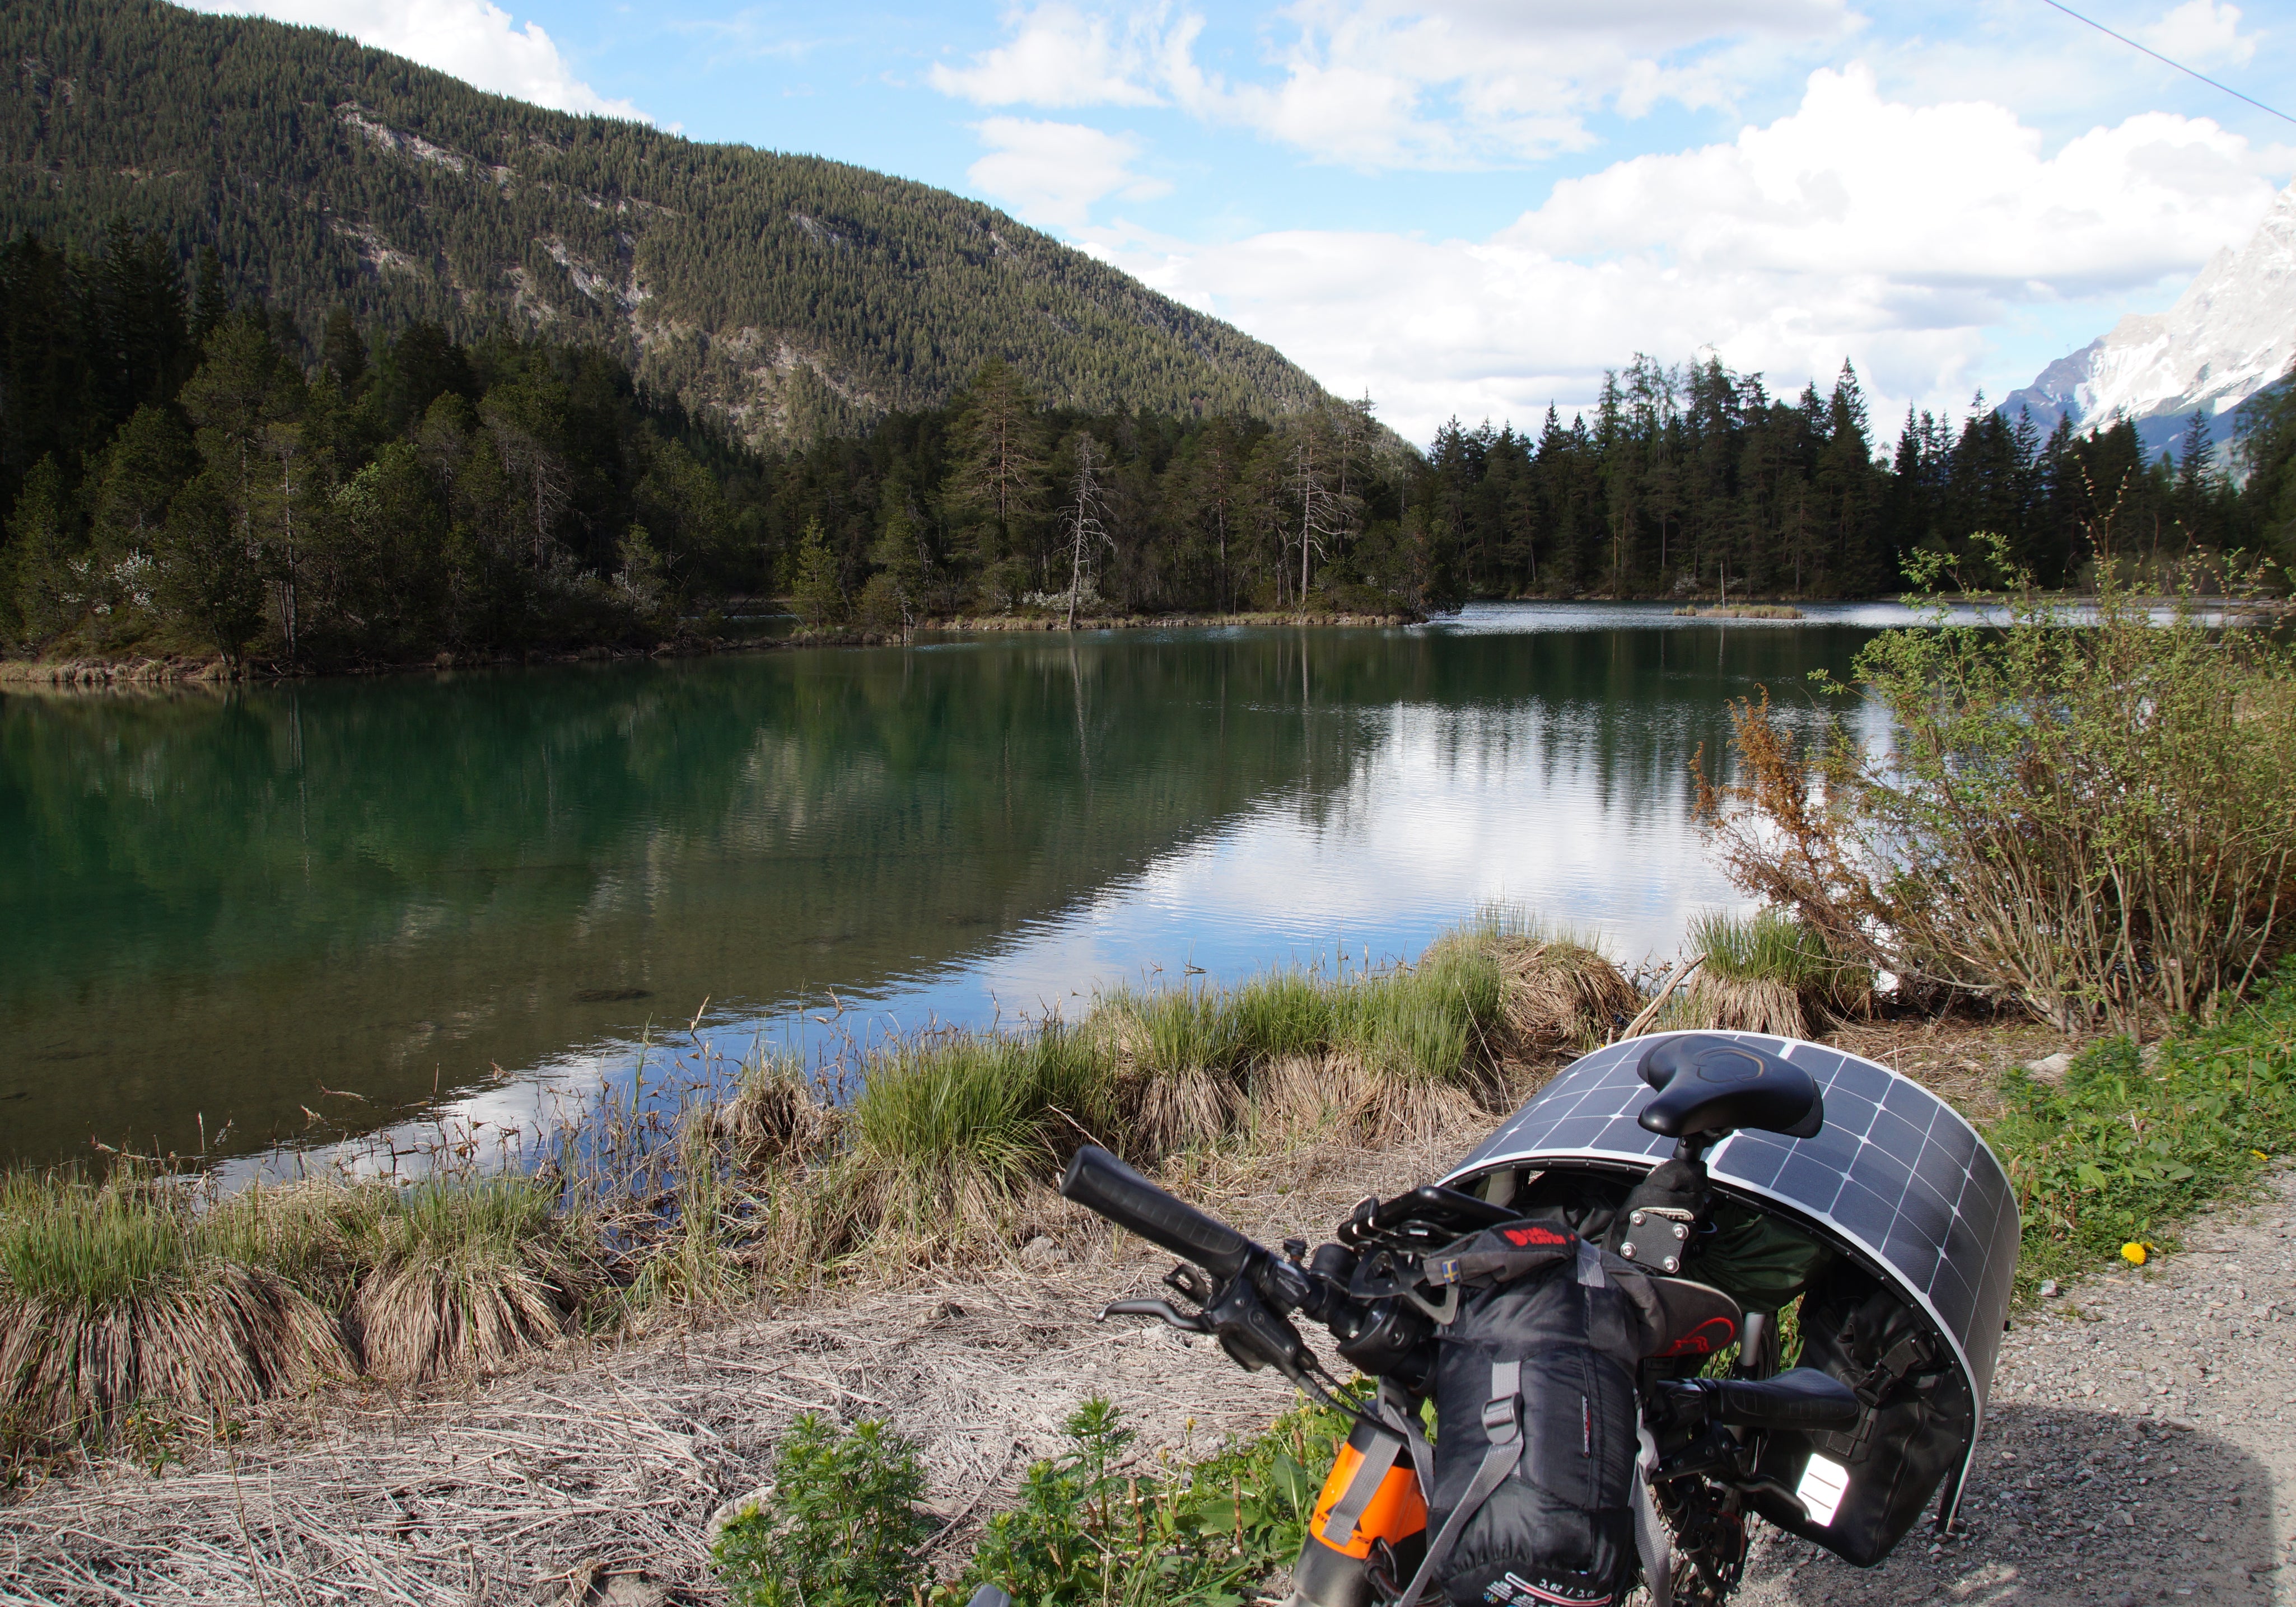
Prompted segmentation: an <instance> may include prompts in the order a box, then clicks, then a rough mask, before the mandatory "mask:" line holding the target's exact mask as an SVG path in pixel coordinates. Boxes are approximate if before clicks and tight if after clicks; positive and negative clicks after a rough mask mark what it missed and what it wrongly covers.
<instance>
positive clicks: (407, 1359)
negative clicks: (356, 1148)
mask: <svg viewBox="0 0 2296 1607" xmlns="http://www.w3.org/2000/svg"><path fill="white" fill-rule="evenodd" d="M344 1217H345V1223H344V1226H345V1227H346V1229H347V1231H348V1234H349V1235H350V1238H351V1243H350V1245H349V1246H348V1249H349V1250H350V1253H351V1254H352V1255H353V1256H354V1257H355V1258H356V1259H357V1261H359V1262H360V1263H361V1264H362V1265H364V1266H365V1267H366V1268H368V1269H369V1270H367V1271H366V1273H365V1275H364V1276H363V1277H361V1278H360V1280H359V1282H358V1284H357V1290H356V1291H355V1292H354V1293H353V1294H352V1296H351V1300H350V1303H349V1308H348V1311H347V1312H346V1313H345V1316H344V1326H345V1328H346V1330H347V1331H348V1334H349V1336H350V1338H351V1340H352V1342H353V1343H354V1344H355V1345H356V1346H357V1350H358V1354H359V1356H360V1358H361V1360H362V1361H363V1362H364V1363H365V1367H366V1370H367V1372H369V1373H372V1374H373V1375H374V1376H375V1377H377V1378H381V1379H387V1380H389V1381H392V1382H403V1383H420V1382H424V1381H426V1380H429V1379H433V1378H439V1377H441V1376H445V1375H447V1374H456V1373H484V1372H492V1371H496V1370H499V1369H500V1368H502V1367H504V1366H506V1365H510V1364H511V1363H512V1362H514V1361H516V1360H517V1359H519V1358H520V1357H523V1356H524V1355H526V1354H527V1353H528V1352H529V1351H533V1350H538V1349H547V1348H548V1347H549V1346H551V1345H553V1344H556V1343H557V1342H558V1341H560V1340H561V1339H562V1338H563V1337H565V1336H566V1335H567V1334H569V1333H570V1332H573V1331H574V1328H575V1326H576V1323H577V1318H578V1313H579V1312H580V1310H581V1308H582V1306H583V1303H584V1301H585V1299H586V1296H587V1295H588V1293H589V1292H590V1288H591V1285H592V1283H594V1280H595V1272H594V1266H593V1263H592V1258H591V1256H590V1255H589V1253H588V1252H587V1251H586V1249H585V1247H584V1246H583V1243H582V1234H581V1231H580V1224H579V1223H578V1222H577V1221H574V1220H570V1219H569V1218H567V1217H565V1216H564V1215H562V1213H561V1212H560V1211H559V1209H558V1189H557V1187H556V1185H555V1184H554V1183H553V1181H552V1180H551V1179H549V1178H547V1177H492V1178H485V1179H481V1180H479V1181H476V1182H423V1183H418V1184H415V1185H413V1186H411V1187H408V1188H406V1189H404V1190H399V1191H395V1197H378V1196H377V1195H376V1194H375V1193H368V1194H366V1195H365V1196H363V1197H358V1198H357V1199H356V1201H355V1206H354V1209H351V1210H348V1211H346V1212H345V1213H344Z"/></svg>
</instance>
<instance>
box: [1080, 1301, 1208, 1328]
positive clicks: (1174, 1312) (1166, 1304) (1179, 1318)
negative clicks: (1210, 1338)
mask: <svg viewBox="0 0 2296 1607" xmlns="http://www.w3.org/2000/svg"><path fill="white" fill-rule="evenodd" d="M1112 1316H1152V1317H1154V1318H1156V1319H1157V1320H1158V1321H1160V1322H1161V1323H1163V1324H1165V1325H1166V1326H1167V1327H1171V1328H1177V1329H1178V1330H1179V1331H1180V1332H1183V1333H1210V1332H1211V1331H1212V1325H1211V1324H1210V1322H1209V1321H1207V1320H1206V1319H1205V1317H1204V1315H1203V1314H1202V1313H1201V1312H1185V1311H1181V1310H1179V1309H1177V1308H1175V1307H1174V1306H1173V1304H1172V1302H1171V1301H1169V1300H1113V1301H1111V1302H1110V1303H1109V1304H1108V1305H1105V1306H1103V1307H1102V1308H1100V1317H1099V1320H1100V1321H1101V1322H1103V1323H1104V1322H1106V1321H1108V1319H1109V1318H1111V1317H1112Z"/></svg>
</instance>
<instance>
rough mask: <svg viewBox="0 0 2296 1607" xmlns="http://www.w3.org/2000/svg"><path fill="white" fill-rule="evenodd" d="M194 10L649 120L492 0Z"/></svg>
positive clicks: (196, 0) (230, 1)
mask: <svg viewBox="0 0 2296 1607" xmlns="http://www.w3.org/2000/svg"><path fill="white" fill-rule="evenodd" d="M184 4H188V5H190V6H191V7H192V8H193V10H195V11H203V12H219V13H228V14H231V15H234V16H259V17H269V18H271V19H272V20H275V21H279V22H299V23H304V24H307V25H308V26H310V27H313V28H325V29H332V30H333V31H335V32H336V33H339V34H348V36H350V37H352V38H354V39H357V41H358V42H359V43H360V44H362V45H373V46H374V47H375V48H376V49H378V50H388V51H390V52H393V53H396V54H398V55H402V56H405V57H406V59H407V60H409V61H420V62H421V63H422V65H423V66H425V67H435V68H437V69H438V70H439V71H440V72H446V73H452V74H453V75H454V76H455V77H456V78H461V79H462V80H463V82H464V83H467V84H471V85H475V86H477V87H479V88H480V89H485V90H491V91H492V92H493V93H495V94H506V95H510V96H512V98H514V99H517V100H521V101H530V102H533V103H534V104H536V105H537V106H549V107H553V108H554V109H555V110H557V111H588V112H596V113H598V114H599V115H600V116H603V117H616V118H627V119H632V120H634V121H636V122H651V121H652V120H653V119H651V118H649V117H648V116H647V115H646V114H645V113H644V112H643V111H639V110H638V109H637V108H636V107H635V106H633V105H632V104H630V102H627V101H617V100H610V99H608V98H607V97H606V96H604V95H602V94H599V93H598V92H597V91H596V90H594V89H593V88H591V87H590V86H589V85H588V84H586V83H585V82H584V81H583V80H582V79H581V78H578V77H577V76H576V74H575V71H574V69H573V66H572V65H571V64H570V62H568V61H567V60H566V58H565V56H564V55H563V54H562V53H561V52H560V50H559V48H558V44H557V41H555V40H554V39H553V38H552V37H550V36H549V35H548V34H547V33H545V32H544V31H543V29H542V25H541V24H540V23H538V22H529V23H528V24H527V25H526V26H525V27H524V28H523V29H521V28H520V27H518V26H517V24H516V23H515V22H513V21H512V19H511V16H510V13H508V12H505V11H504V10H503V9H502V8H501V7H500V6H497V5H495V4H490V0H251V3H250V0H184Z"/></svg>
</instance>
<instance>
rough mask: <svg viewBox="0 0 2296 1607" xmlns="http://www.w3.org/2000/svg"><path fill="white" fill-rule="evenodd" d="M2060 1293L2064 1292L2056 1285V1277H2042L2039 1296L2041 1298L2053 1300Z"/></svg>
mask: <svg viewBox="0 0 2296 1607" xmlns="http://www.w3.org/2000/svg"><path fill="white" fill-rule="evenodd" d="M2062 1293H2064V1291H2063V1290H2062V1289H2060V1288H2059V1287H2058V1286H2057V1281H2056V1279H2054V1278H2043V1279H2042V1280H2041V1298H2042V1299H2043V1300H2055V1299H2056V1298H2057V1297H2058V1296H2059V1295H2061V1294H2062Z"/></svg>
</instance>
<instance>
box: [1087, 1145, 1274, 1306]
mask: <svg viewBox="0 0 2296 1607" xmlns="http://www.w3.org/2000/svg"><path fill="white" fill-rule="evenodd" d="M1061 1194H1062V1197H1063V1198H1064V1199H1069V1200H1073V1201H1076V1202H1077V1203H1078V1205H1081V1206H1083V1207H1085V1208H1086V1209H1088V1210H1093V1211H1096V1212H1098V1213H1099V1214H1100V1215H1102V1216H1103V1217H1105V1218H1108V1219H1109V1220H1110V1221H1111V1222H1113V1223H1115V1224H1116V1225H1117V1226H1119V1227H1122V1228H1127V1229H1128V1230H1130V1231H1131V1232H1133V1233H1136V1234H1139V1235H1140V1236H1141V1237H1142V1238H1144V1239H1145V1240H1147V1241H1148V1242H1150V1243H1151V1244H1160V1245H1162V1246H1163V1247H1164V1248H1165V1249H1166V1250H1170V1251H1171V1252H1172V1253H1173V1254H1174V1255H1176V1256H1185V1257H1186V1258H1187V1259H1189V1260H1191V1261H1193V1262H1194V1263H1195V1264H1196V1265H1197V1266H1199V1267H1202V1268H1203V1269H1204V1270H1205V1271H1206V1272H1209V1273H1210V1274H1211V1275H1212V1276H1213V1277H1215V1278H1218V1280H1220V1281H1221V1282H1222V1283H1226V1281H1227V1280H1228V1279H1230V1278H1233V1277H1234V1276H1235V1275H1237V1274H1238V1273H1240V1272H1242V1270H1243V1268H1244V1265H1245V1263H1246V1262H1248V1261H1249V1260H1250V1259H1251V1252H1252V1250H1255V1249H1256V1248H1258V1247H1257V1246H1256V1245H1254V1244H1253V1243H1252V1242H1251V1240H1249V1239H1247V1238H1245V1237H1244V1236H1243V1235H1242V1234H1240V1233H1238V1232H1236V1231H1235V1229H1234V1228H1232V1227H1230V1226H1228V1225H1227V1224H1226V1223H1225V1222H1220V1221H1217V1220H1215V1219H1214V1218H1210V1217H1208V1216H1206V1215H1204V1213H1203V1212H1201V1211H1200V1210H1198V1209H1196V1208H1195V1207H1194V1206H1193V1205H1190V1204H1188V1203H1187V1202H1186V1201H1184V1200H1177V1199H1175V1198H1174V1197H1173V1196H1171V1195H1170V1194H1168V1193H1165V1192H1164V1191H1163V1190H1162V1189H1160V1188H1158V1187H1157V1186H1156V1185H1154V1184H1152V1183H1151V1182H1149V1181H1148V1179H1146V1178H1145V1177H1142V1176H1141V1175H1140V1174H1139V1173H1137V1172H1136V1171H1134V1170H1133V1169H1132V1168H1130V1167H1128V1166H1127V1165H1125V1164H1124V1162H1122V1161H1121V1160H1118V1159H1117V1158H1116V1157H1115V1156H1113V1155H1111V1154H1110V1153H1109V1152H1107V1151H1106V1150H1103V1149H1102V1148H1101V1147H1100V1146H1099V1145H1098V1144H1087V1145H1085V1146H1084V1147H1083V1148H1082V1149H1080V1150H1078V1152H1076V1158H1075V1159H1074V1160H1070V1162H1069V1169H1068V1171H1067V1172H1066V1174H1064V1175H1063V1176H1062V1178H1061Z"/></svg>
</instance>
